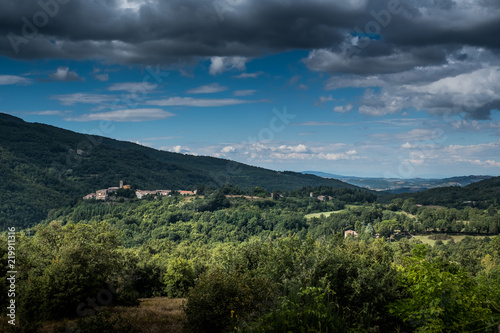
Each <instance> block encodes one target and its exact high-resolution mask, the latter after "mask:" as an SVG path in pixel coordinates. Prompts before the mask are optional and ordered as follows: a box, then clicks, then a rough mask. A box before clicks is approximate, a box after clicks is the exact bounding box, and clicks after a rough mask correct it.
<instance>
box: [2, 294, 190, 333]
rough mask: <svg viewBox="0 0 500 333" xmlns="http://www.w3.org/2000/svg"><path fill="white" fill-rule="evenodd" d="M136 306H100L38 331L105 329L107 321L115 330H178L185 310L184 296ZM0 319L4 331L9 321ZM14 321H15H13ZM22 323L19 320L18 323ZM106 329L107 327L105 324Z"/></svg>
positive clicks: (146, 300) (148, 300)
mask: <svg viewBox="0 0 500 333" xmlns="http://www.w3.org/2000/svg"><path fill="white" fill-rule="evenodd" d="M140 302H141V303H140V305H139V306H137V307H125V306H115V307H109V308H104V309H102V311H101V313H102V315H101V316H88V317H85V318H80V319H72V320H64V321H54V322H48V323H45V324H44V325H43V326H42V327H41V328H40V329H39V332H43V333H49V332H66V331H71V332H72V331H73V329H74V328H76V327H78V325H82V324H83V325H84V327H85V328H86V329H89V328H90V327H100V328H101V329H104V328H105V327H107V326H108V325H109V323H114V329H113V331H114V330H117V331H120V332H123V331H127V332H141V333H142V332H144V333H161V332H171V333H181V332H182V328H183V326H184V323H185V322H186V315H185V313H184V309H183V307H184V305H185V304H186V300H185V299H181V298H177V299H169V298H167V297H154V298H142V299H140ZM4 317H5V318H2V320H0V331H1V332H7V331H8V330H9V326H10V325H9V324H8V323H7V318H8V317H6V316H4ZM16 321H17V320H16ZM19 324H20V325H21V326H22V323H19ZM108 328H109V327H108Z"/></svg>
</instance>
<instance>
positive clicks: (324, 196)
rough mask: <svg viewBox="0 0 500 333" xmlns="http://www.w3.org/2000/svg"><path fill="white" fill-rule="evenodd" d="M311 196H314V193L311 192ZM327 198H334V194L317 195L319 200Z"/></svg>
mask: <svg viewBox="0 0 500 333" xmlns="http://www.w3.org/2000/svg"><path fill="white" fill-rule="evenodd" d="M309 196H310V197H311V198H314V193H312V192H309ZM327 198H328V200H333V197H332V196H330V195H318V196H317V199H318V200H319V201H325V200H326V199H327Z"/></svg>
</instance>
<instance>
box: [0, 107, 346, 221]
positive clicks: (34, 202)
mask: <svg viewBox="0 0 500 333" xmlns="http://www.w3.org/2000/svg"><path fill="white" fill-rule="evenodd" d="M120 180H124V181H125V182H126V183H128V184H131V185H135V186H136V187H137V188H141V189H151V190H154V189H185V190H191V189H196V188H198V187H199V186H212V187H220V186H222V185H224V184H225V183H229V184H233V185H238V186H239V187H240V188H241V189H245V188H248V189H252V188H253V187H255V186H260V187H262V188H265V189H267V190H269V191H272V190H274V189H280V190H290V189H296V188H300V187H302V186H320V185H326V186H330V187H336V188H340V187H342V188H356V187H355V186H353V185H349V184H346V183H343V182H340V181H337V180H333V179H323V178H320V177H316V176H313V175H303V174H300V173H295V172H277V171H272V170H267V169H263V168H259V167H253V166H249V165H245V164H241V163H235V162H231V161H228V160H223V159H217V158H212V157H204V156H191V155H183V154H177V153H171V152H166V151H159V150H155V149H151V148H147V147H144V146H141V145H137V144H134V143H130V142H123V141H117V140H113V139H109V138H104V137H99V136H92V135H84V134H79V133H75V132H71V131H67V130H63V129H60V128H56V127H53V126H48V125H44V124H38V123H27V122H24V121H23V120H21V119H19V118H16V117H13V116H10V115H7V114H0V211H1V212H2V214H1V215H0V228H1V229H3V230H4V229H5V227H6V226H7V225H15V226H18V227H22V226H28V225H34V224H35V223H37V222H39V221H41V220H42V219H44V218H45V217H46V216H47V213H48V212H49V211H50V210H51V209H56V208H60V207H64V206H67V205H70V204H72V203H74V202H75V201H76V200H77V199H79V198H81V197H82V196H83V195H85V194H87V193H90V192H94V191H95V190H97V189H101V188H108V187H110V186H117V185H118V182H119V181H120Z"/></svg>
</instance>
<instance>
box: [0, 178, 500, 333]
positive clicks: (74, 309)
mask: <svg viewBox="0 0 500 333" xmlns="http://www.w3.org/2000/svg"><path fill="white" fill-rule="evenodd" d="M240 191H241V190H239V189H238V188H237V187H234V186H224V187H223V188H220V189H214V190H213V191H211V192H210V191H208V190H206V193H204V195H203V196H196V197H182V196H172V197H161V196H149V197H148V198H146V199H143V200H137V199H132V200H130V199H129V198H124V199H127V200H110V201H108V202H101V201H92V200H89V201H83V200H82V201H79V202H78V203H76V204H75V205H73V206H68V207H66V208H63V209H59V210H54V211H53V212H52V213H51V216H50V217H49V218H48V219H47V220H45V221H44V222H43V223H41V224H39V225H37V226H36V227H34V228H31V229H29V230H26V231H24V232H21V233H20V234H19V236H18V239H17V243H18V244H19V245H18V249H17V258H18V262H17V266H18V276H17V285H16V293H17V295H18V296H17V299H16V302H18V308H17V309H18V312H17V314H18V319H19V322H20V323H22V329H23V330H25V331H36V330H40V329H41V328H42V327H44V325H46V323H47V322H51V321H53V320H58V321H59V322H60V324H57V325H59V326H57V325H56V326H55V328H54V330H55V331H57V330H59V331H66V332H68V331H70V332H86V331H85V330H84V327H90V326H92V325H97V326H98V327H101V328H102V327H110V328H109V330H108V331H109V332H112V331H116V330H118V329H121V330H122V331H123V332H127V331H130V332H133V331H134V330H133V329H134V323H133V322H130V321H127V320H122V321H120V322H119V323H118V322H115V323H114V324H113V325H114V326H113V325H111V324H110V323H109V318H107V317H106V316H99V313H101V311H106V310H104V308H103V306H104V305H106V306H111V308H112V306H118V305H121V306H128V307H130V306H132V307H133V306H137V304H138V303H139V301H138V300H139V298H144V297H146V298H149V297H156V296H167V297H170V298H179V297H181V298H186V299H187V303H186V306H185V308H184V312H185V315H186V321H185V323H184V331H185V332H232V331H242V332H290V331H291V332H403V331H407V332H413V331H414V332H471V331H478V332H479V331H481V332H496V331H497V330H498V325H499V323H500V266H499V264H498V263H499V260H500V237H498V230H499V229H498V228H499V227H500V212H499V206H498V205H490V206H489V207H488V208H487V209H480V208H477V207H465V208H462V209H456V208H445V207H439V206H418V205H417V203H416V202H415V200H414V199H413V198H408V199H406V200H402V199H401V198H396V199H394V200H393V201H392V202H390V203H388V204H380V203H378V202H377V201H376V199H377V197H376V196H374V195H373V194H371V193H368V192H365V191H360V190H355V189H354V190H353V189H335V188H328V187H315V188H313V187H303V188H301V189H298V190H294V191H288V192H283V194H282V196H275V197H274V198H273V199H271V198H270V197H268V196H267V193H265V189H262V188H254V189H253V192H254V194H259V193H263V194H262V197H258V196H257V195H256V196H253V197H250V199H248V198H245V197H244V196H243V195H238V193H239V192H240ZM243 192H244V191H243ZM311 192H312V193H313V196H312V197H311V196H310V193H311ZM318 195H329V196H331V197H332V199H331V200H324V201H321V200H318V198H317V196H318ZM319 213H324V214H319ZM346 230H355V231H356V232H357V233H358V235H357V237H352V236H349V237H344V231H346ZM416 234H427V235H431V236H432V237H433V238H434V239H436V242H435V245H434V246H431V245H428V244H424V243H422V242H421V241H419V240H418V239H417V238H415V237H412V235H413V236H415V235H416ZM458 234H460V235H469V236H466V237H465V238H464V239H462V240H461V241H455V239H454V238H453V237H454V235H458ZM478 235H482V236H481V237H479V236H478ZM0 242H2V244H3V245H1V247H0V248H1V251H3V252H2V255H3V258H4V260H6V257H7V251H6V249H7V245H6V242H7V240H6V236H5V234H4V235H3V236H2V237H1V238H0ZM1 273H2V275H5V274H6V269H4V271H3V272H1ZM2 281H4V282H2V283H3V285H2V288H4V289H5V288H7V283H6V279H2ZM1 294H2V298H1V299H0V301H1V302H2V304H1V306H2V309H6V303H5V302H6V301H7V299H6V298H5V295H6V292H2V293H1ZM107 308H109V307H107ZM63 318H68V319H72V320H73V322H71V321H69V322H68V321H61V319H63ZM75 320H76V321H75ZM71 323H73V324H71ZM74 323H76V324H74ZM0 324H1V323H0ZM72 325H73V326H72ZM74 325H76V326H74ZM89 325H90V326H89ZM4 327H5V326H4ZM75 327H76V328H75ZM101 331H102V332H106V329H104V328H103V329H101Z"/></svg>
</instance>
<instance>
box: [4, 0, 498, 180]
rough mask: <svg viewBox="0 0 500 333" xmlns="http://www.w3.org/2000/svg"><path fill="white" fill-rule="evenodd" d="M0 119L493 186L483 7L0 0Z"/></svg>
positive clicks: (491, 74)
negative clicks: (482, 177) (478, 180)
mask: <svg viewBox="0 0 500 333" xmlns="http://www.w3.org/2000/svg"><path fill="white" fill-rule="evenodd" d="M0 36H1V38H0V86H1V87H0V112H5V113H9V114H12V115H15V116H18V117H21V118H23V119H24V120H26V121H30V122H35V121H36V122H41V123H46V124H51V125H54V126H58V127H62V128H66V129H70V130H73V131H77V132H83V133H92V134H100V135H104V136H108V137H112V138H116V139H120V140H127V141H132V142H137V143H139V144H142V145H145V146H149V147H153V148H156V149H162V150H168V151H174V152H180V153H187V154H196V155H210V156H216V157H221V158H226V159H231V160H236V161H239V162H243V163H247V164H251V165H258V166H262V167H266V168H271V169H275V170H293V171H304V170H316V171H324V172H330V173H336V174H342V175H356V176H377V177H381V176H383V177H398V178H412V177H429V176H433V177H445V176H455V175H469V174H489V175H500V112H499V111H498V110H499V109H500V37H499V36H500V2H499V1H498V0H418V1H417V0H387V1H386V0H379V1H373V0H352V1H343V0H342V1H341V0H338V1H334V0H213V1H212V0H165V1H160V0H105V1H84V0H41V1H31V0H15V1H14V0H0Z"/></svg>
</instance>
